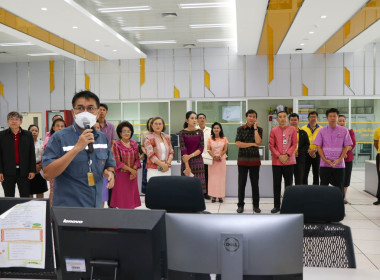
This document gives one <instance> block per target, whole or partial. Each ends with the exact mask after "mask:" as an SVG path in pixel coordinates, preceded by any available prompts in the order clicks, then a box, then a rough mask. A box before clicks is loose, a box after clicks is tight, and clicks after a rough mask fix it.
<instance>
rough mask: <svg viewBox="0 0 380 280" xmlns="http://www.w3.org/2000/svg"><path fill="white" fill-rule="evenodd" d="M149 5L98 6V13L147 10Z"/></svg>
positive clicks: (149, 8)
mask: <svg viewBox="0 0 380 280" xmlns="http://www.w3.org/2000/svg"><path fill="white" fill-rule="evenodd" d="M151 9H152V7H151V6H134V7H116V8H99V9H98V11H99V12H100V13H120V12H138V11H149V10H151Z"/></svg>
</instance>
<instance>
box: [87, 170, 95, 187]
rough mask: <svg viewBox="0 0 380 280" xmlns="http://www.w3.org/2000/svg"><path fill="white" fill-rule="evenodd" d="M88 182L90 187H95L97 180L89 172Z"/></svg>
mask: <svg viewBox="0 0 380 280" xmlns="http://www.w3.org/2000/svg"><path fill="white" fill-rule="evenodd" d="M87 180H88V185H89V186H95V179H94V173H92V172H88V173H87Z"/></svg>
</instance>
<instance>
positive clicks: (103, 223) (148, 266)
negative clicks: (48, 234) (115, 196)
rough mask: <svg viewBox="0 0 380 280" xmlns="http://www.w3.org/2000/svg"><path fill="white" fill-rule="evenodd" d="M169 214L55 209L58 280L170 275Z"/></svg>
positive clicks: (141, 279)
mask: <svg viewBox="0 0 380 280" xmlns="http://www.w3.org/2000/svg"><path fill="white" fill-rule="evenodd" d="M164 214H165V211H162V210H127V209H95V208H70V207H54V208H53V224H54V227H53V233H54V243H55V254H56V262H57V279H63V280H71V279H75V280H77V279H82V280H86V279H97V280H109V279H112V280H113V279H117V280H125V279H133V280H146V279H152V280H156V279H157V280H159V279H161V277H162V276H164V277H165V276H166V270H167V260H166V238H165V218H164V217H165V216H164Z"/></svg>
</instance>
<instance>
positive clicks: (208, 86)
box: [205, 70, 210, 90]
mask: <svg viewBox="0 0 380 280" xmlns="http://www.w3.org/2000/svg"><path fill="white" fill-rule="evenodd" d="M205 87H207V88H208V89H209V90H210V74H209V73H208V72H207V71H206V70H205Z"/></svg>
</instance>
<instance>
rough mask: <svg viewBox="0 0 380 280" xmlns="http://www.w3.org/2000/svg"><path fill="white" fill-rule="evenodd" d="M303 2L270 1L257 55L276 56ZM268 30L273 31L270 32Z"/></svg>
mask: <svg viewBox="0 0 380 280" xmlns="http://www.w3.org/2000/svg"><path fill="white" fill-rule="evenodd" d="M303 1H304V0H286V1H284V0H270V1H269V4H268V10H267V15H266V17H265V22H264V26H263V31H262V34H261V39H260V44H259V48H258V50H257V54H276V53H277V51H278V49H279V48H280V46H281V43H282V41H283V40H284V38H285V36H286V34H287V33H288V30H289V28H290V26H291V25H292V23H293V20H294V18H295V16H296V14H297V12H298V11H299V9H300V7H301V6H302V3H303ZM268 29H273V30H272V31H270V30H268Z"/></svg>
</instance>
